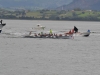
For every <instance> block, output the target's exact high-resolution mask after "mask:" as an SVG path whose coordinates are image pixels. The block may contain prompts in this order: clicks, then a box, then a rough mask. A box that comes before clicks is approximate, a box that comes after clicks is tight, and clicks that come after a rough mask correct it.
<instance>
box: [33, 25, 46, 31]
mask: <svg viewBox="0 0 100 75" xmlns="http://www.w3.org/2000/svg"><path fill="white" fill-rule="evenodd" d="M34 28H35V29H37V30H44V29H45V26H42V25H40V24H37V26H36V27H34Z"/></svg>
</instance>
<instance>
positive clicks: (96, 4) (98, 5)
mask: <svg viewBox="0 0 100 75" xmlns="http://www.w3.org/2000/svg"><path fill="white" fill-rule="evenodd" d="M62 8H63V9H64V10H70V9H74V8H81V9H88V10H100V0H73V2H71V3H70V4H68V5H63V6H61V7H58V8H57V9H59V10H61V9H62Z"/></svg>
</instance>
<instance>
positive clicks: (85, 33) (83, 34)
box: [81, 30, 91, 37]
mask: <svg viewBox="0 0 100 75" xmlns="http://www.w3.org/2000/svg"><path fill="white" fill-rule="evenodd" d="M90 33H91V32H90V30H88V31H87V32H83V33H81V35H82V36H84V37H88V36H89V35H90Z"/></svg>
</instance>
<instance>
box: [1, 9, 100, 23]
mask: <svg viewBox="0 0 100 75" xmlns="http://www.w3.org/2000/svg"><path fill="white" fill-rule="evenodd" d="M0 18H1V19H23V20H69V21H100V11H92V10H80V9H74V10H67V11H65V10H61V11H59V10H37V11H30V10H16V11H8V10H0Z"/></svg>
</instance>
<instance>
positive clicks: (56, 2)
mask: <svg viewBox="0 0 100 75" xmlns="http://www.w3.org/2000/svg"><path fill="white" fill-rule="evenodd" d="M70 2H72V0H0V7H4V8H5V7H6V8H28V9H45V8H57V7H59V6H62V5H67V4H69V3H70Z"/></svg>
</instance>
